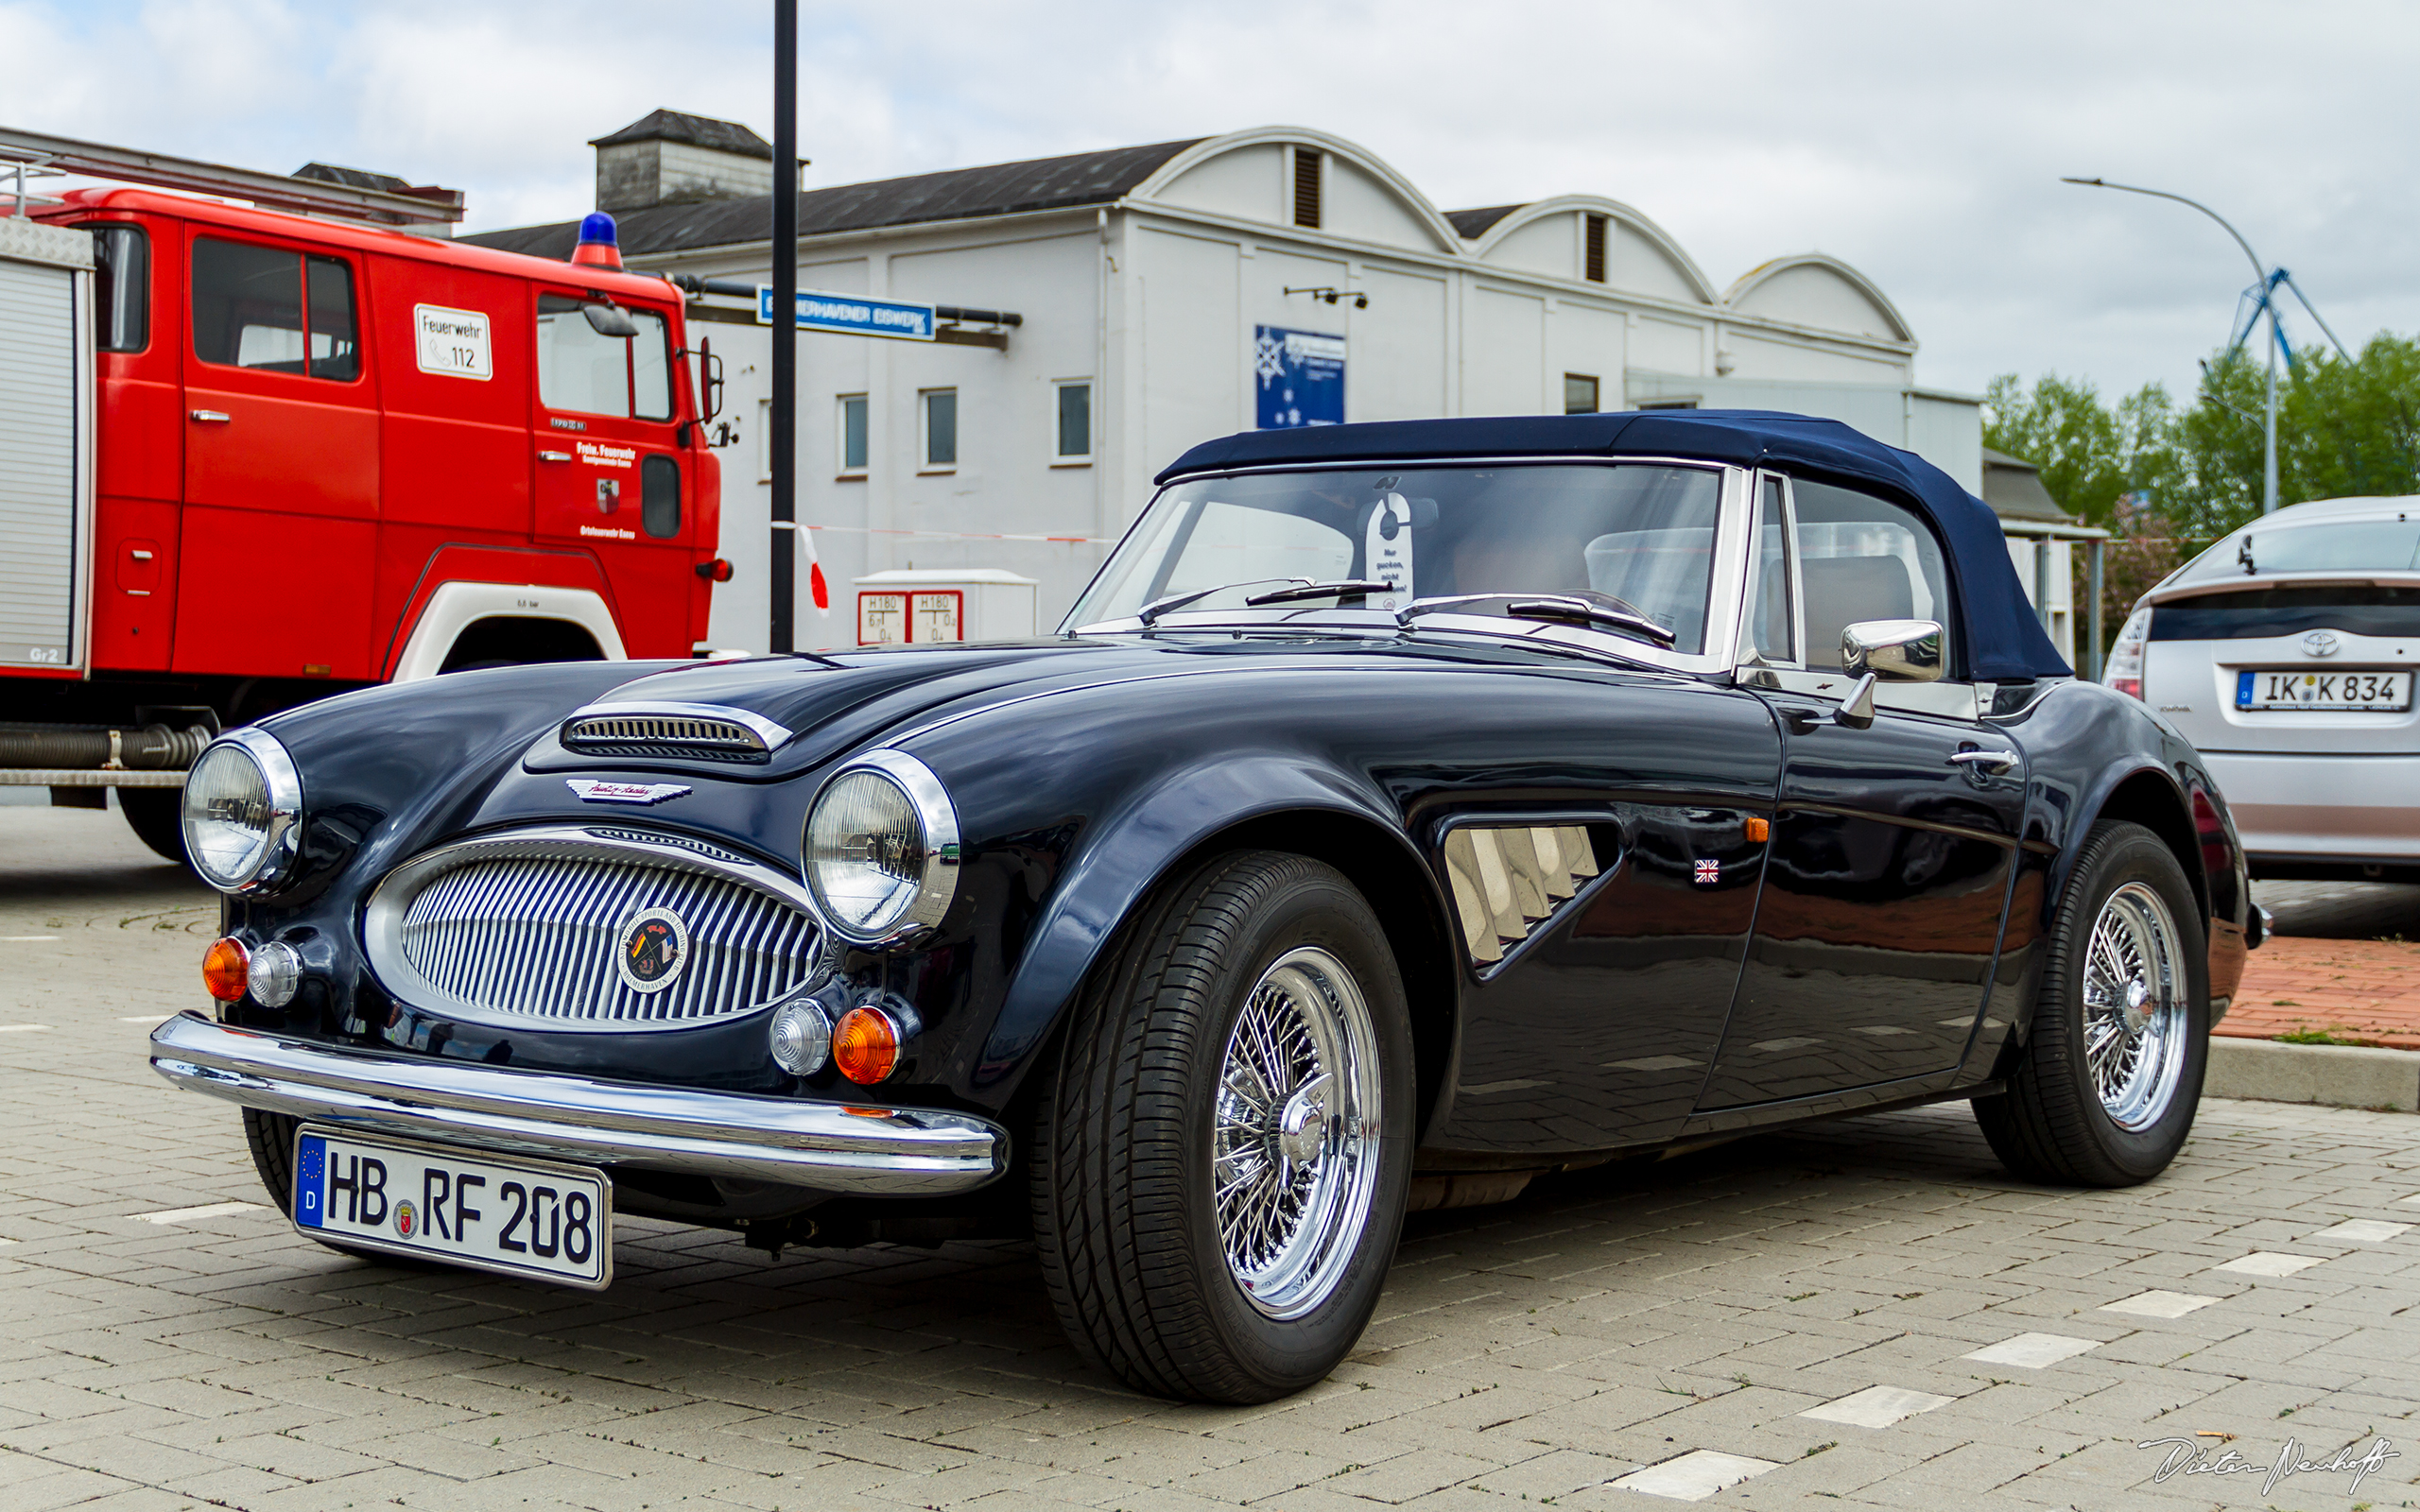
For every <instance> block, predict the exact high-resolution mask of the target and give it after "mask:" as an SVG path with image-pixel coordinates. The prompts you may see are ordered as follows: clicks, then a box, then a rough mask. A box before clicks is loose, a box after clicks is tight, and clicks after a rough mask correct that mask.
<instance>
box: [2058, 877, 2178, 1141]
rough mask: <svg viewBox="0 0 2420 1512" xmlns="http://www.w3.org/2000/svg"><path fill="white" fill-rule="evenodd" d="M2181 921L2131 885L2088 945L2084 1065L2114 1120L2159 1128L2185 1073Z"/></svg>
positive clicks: (2096, 925)
mask: <svg viewBox="0 0 2420 1512" xmlns="http://www.w3.org/2000/svg"><path fill="white" fill-rule="evenodd" d="M2181 954H2182V947H2181V945H2180V943H2179V941H2178V938H2177V931H2176V920H2175V919H2173V918H2172V917H2170V915H2169V909H2168V904H2167V902H2164V901H2163V900H2162V899H2161V898H2160V895H2159V894H2158V893H2156V892H2154V891H2152V889H2151V888H2150V887H2149V886H2147V885H2144V884H2142V883H2140V882H2129V883H2127V884H2126V885H2123V886H2121V887H2119V888H2118V890H2117V891H2115V892H2113V893H2111V894H2110V895H2109V901H2108V902H2104V903H2103V904H2101V906H2100V917H2099V918H2097V919H2094V920H2093V925H2092V934H2091V936H2090V939H2089V943H2087V945H2086V946H2085V948H2084V972H2083V1020H2084V1060H2085V1064H2086V1066H2087V1067H2088V1068H2089V1070H2090V1072H2091V1076H2092V1089H2093V1091H2094V1092H2095V1093H2097V1094H2098V1095H2099V1096H2100V1106H2101V1107H2102V1108H2105V1109H2106V1110H2107V1111H2108V1113H2109V1117H2110V1121H2111V1122H2113V1123H2115V1124H2116V1125H2118V1127H2119V1128H2122V1129H2127V1130H2130V1131H2131V1130H2135V1129H2142V1128H2146V1127H2149V1126H2150V1125H2152V1124H2154V1123H2157V1122H2158V1121H2159V1119H2160V1118H2161V1116H2162V1115H2163V1114H2165V1113H2166V1112H2167V1111H2168V1108H2169V1102H2170V1101H2172V1100H2173V1099H2174V1097H2175V1096H2176V1088H2177V1084H2178V1082H2179V1081H2180V1080H2181V1079H2182V1077H2183V1074H2184V1070H2185V1048H2186V1037H2187V1022H2186V1021H2187V1011H2186V1001H2185V981H2184V971H2183V969H2182V962H2181V960H2180V956H2181Z"/></svg>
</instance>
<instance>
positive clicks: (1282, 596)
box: [1244, 577, 1400, 609]
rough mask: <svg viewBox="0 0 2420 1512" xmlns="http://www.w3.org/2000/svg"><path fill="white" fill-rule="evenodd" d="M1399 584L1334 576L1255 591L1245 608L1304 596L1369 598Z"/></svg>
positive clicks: (1246, 600)
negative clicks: (1314, 581) (1264, 590)
mask: <svg viewBox="0 0 2420 1512" xmlns="http://www.w3.org/2000/svg"><path fill="white" fill-rule="evenodd" d="M1399 586H1400V585H1398V584H1395V583H1390V582H1385V581H1382V580H1380V579H1378V578H1374V577H1334V578H1330V579H1329V580H1327V581H1326V582H1323V583H1297V584H1295V585H1294V586H1293V587H1291V588H1272V589H1271V590H1270V591H1269V592H1268V593H1254V594H1253V595H1252V596H1251V597H1250V598H1247V599H1245V600H1244V608H1246V609H1258V608H1260V607H1261V606H1262V605H1264V604H1290V603H1292V602H1294V601H1295V600H1296V599H1302V598H1367V597H1369V596H1370V595H1371V594H1372V593H1387V592H1388V591H1390V590H1392V589H1394V588H1396V587H1399Z"/></svg>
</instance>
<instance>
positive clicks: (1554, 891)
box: [1445, 824, 1597, 966]
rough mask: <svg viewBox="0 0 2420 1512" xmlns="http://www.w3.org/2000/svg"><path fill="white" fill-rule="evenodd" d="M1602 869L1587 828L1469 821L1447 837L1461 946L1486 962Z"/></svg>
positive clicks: (1496, 958) (1447, 868)
mask: <svg viewBox="0 0 2420 1512" xmlns="http://www.w3.org/2000/svg"><path fill="white" fill-rule="evenodd" d="M1596 874H1597V852H1596V848H1595V847H1593V846H1592V845H1590V844H1589V842H1588V831H1587V828H1586V827H1585V826H1583V825H1577V824H1570V825H1556V826H1554V827H1552V828H1547V829H1540V828H1533V827H1531V826H1528V825H1521V826H1504V827H1497V826H1492V825H1476V824H1471V825H1464V826H1462V827H1461V828H1460V829H1457V830H1455V831H1454V832H1452V833H1449V834H1447V835H1446V836H1445V876H1446V880H1447V881H1448V883H1449V884H1450V885H1452V887H1453V892H1454V911H1455V914H1456V916H1457V917H1458V918H1459V919H1460V920H1461V926H1462V943H1463V944H1464V945H1465V946H1467V947H1468V948H1469V950H1470V953H1471V959H1472V960H1474V961H1477V962H1478V963H1479V964H1481V965H1482V966H1484V965H1489V964H1492V963H1494V962H1496V961H1500V960H1502V959H1504V953H1505V952H1507V951H1509V950H1511V949H1512V948H1513V946H1515V945H1518V944H1519V943H1520V942H1521V941H1523V940H1525V939H1527V938H1529V937H1530V934H1531V933H1532V932H1533V931H1535V930H1536V929H1537V927H1538V925H1540V924H1541V923H1544V922H1545V921H1546V920H1547V919H1549V918H1551V917H1552V916H1553V915H1554V914H1555V913H1556V912H1558V911H1559V910H1560V909H1561V908H1562V907H1563V905H1564V904H1565V903H1567V902H1570V901H1571V900H1572V898H1573V897H1575V896H1576V895H1578V893H1579V891H1580V889H1581V888H1582V886H1583V885H1586V883H1587V881H1588V879H1589V878H1591V877H1593V876H1595V875H1596Z"/></svg>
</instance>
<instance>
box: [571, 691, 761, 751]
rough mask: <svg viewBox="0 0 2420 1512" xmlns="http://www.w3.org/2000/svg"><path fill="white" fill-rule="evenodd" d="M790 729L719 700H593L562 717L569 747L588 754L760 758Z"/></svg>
mask: <svg viewBox="0 0 2420 1512" xmlns="http://www.w3.org/2000/svg"><path fill="white" fill-rule="evenodd" d="M789 737H790V731H789V730H786V729H784V728H783V727H781V726H780V725H777V724H774V723H773V722H772V721H771V720H769V719H766V718H763V717H762V716H760V715H757V714H752V713H748V712H747V711H746V710H744V709H725V708H721V707H719V706H717V705H714V704H627V705H616V704H590V705H589V706H588V707H587V708H585V709H579V710H575V711H574V712H573V713H572V715H571V717H570V718H568V719H566V720H564V721H563V727H562V743H563V746H564V747H565V748H566V749H569V750H574V751H578V752H579V753H580V754H581V755H584V756H626V757H628V756H637V757H647V756H671V757H680V758H683V759H686V760H691V761H720V762H761V761H764V760H766V759H767V758H768V757H769V756H770V755H771V754H772V751H773V748H774V747H777V746H779V745H780V744H781V743H782V742H783V741H785V740H787V739H788V738H789Z"/></svg>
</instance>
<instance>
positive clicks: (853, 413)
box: [834, 394, 866, 478]
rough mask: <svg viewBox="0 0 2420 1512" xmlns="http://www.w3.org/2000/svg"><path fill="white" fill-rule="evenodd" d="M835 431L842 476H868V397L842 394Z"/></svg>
mask: <svg viewBox="0 0 2420 1512" xmlns="http://www.w3.org/2000/svg"><path fill="white" fill-rule="evenodd" d="M834 428H835V430H836V431H837V432H838V435H839V440H840V476H842V477H844V478H861V477H864V476H865V475H866V396H865V395H863V394H842V395H841V396H840V398H839V412H838V416H837V423H836V424H835V427H834Z"/></svg>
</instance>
